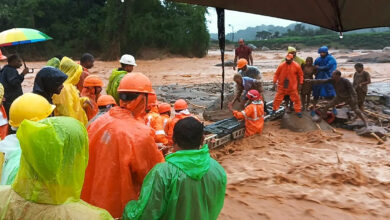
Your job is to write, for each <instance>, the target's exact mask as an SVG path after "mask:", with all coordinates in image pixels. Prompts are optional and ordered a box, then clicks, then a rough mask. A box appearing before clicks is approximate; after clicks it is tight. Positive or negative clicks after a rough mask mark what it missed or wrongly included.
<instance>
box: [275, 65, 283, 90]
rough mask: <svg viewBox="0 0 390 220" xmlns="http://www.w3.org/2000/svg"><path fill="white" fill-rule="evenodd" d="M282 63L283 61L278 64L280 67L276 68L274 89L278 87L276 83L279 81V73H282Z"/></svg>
mask: <svg viewBox="0 0 390 220" xmlns="http://www.w3.org/2000/svg"><path fill="white" fill-rule="evenodd" d="M282 64H283V63H281V64H280V65H279V66H278V68H277V69H276V72H275V74H274V80H273V83H274V85H273V89H275V88H276V83H277V82H278V80H279V75H280V72H281V66H282Z"/></svg>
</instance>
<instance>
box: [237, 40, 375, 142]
mask: <svg viewBox="0 0 390 220" xmlns="http://www.w3.org/2000/svg"><path fill="white" fill-rule="evenodd" d="M318 54H319V57H318V58H316V59H315V60H314V62H313V58H312V57H307V58H306V60H304V59H302V58H301V57H299V56H297V50H296V48H294V47H291V46H289V47H288V48H287V55H286V57H285V59H283V60H282V61H281V63H280V64H279V66H278V68H277V69H276V72H275V74H274V78H273V83H274V86H273V89H274V90H276V95H275V97H274V100H273V110H272V111H271V112H267V108H264V111H262V112H256V116H257V115H258V116H259V117H246V115H245V112H244V111H243V112H242V115H244V117H243V116H242V115H241V114H240V115H238V114H237V113H236V112H233V113H234V116H235V117H236V118H239V119H241V118H244V119H245V120H246V124H247V127H252V125H251V124H253V121H256V123H257V124H258V125H257V126H258V127H259V129H257V131H258V132H249V130H253V129H252V128H247V133H246V134H247V135H253V134H256V133H261V130H262V126H260V125H263V121H262V120H260V119H258V118H261V117H263V115H264V114H274V113H275V112H276V111H277V110H278V109H279V107H280V105H281V103H282V102H283V101H284V103H285V105H286V111H287V112H290V111H291V107H292V106H293V109H294V111H295V112H296V114H297V116H298V117H299V118H302V117H303V114H302V111H309V110H310V114H311V116H315V115H316V114H319V115H320V116H321V117H322V118H323V119H328V118H329V117H330V118H334V116H335V115H337V109H336V108H335V107H336V105H338V104H342V103H345V104H348V105H349V107H350V109H351V110H353V111H354V112H355V114H356V117H359V118H360V119H361V120H362V121H363V123H364V125H365V126H366V127H367V126H368V124H367V120H366V119H365V117H364V114H363V113H364V101H365V97H366V95H367V85H368V84H370V83H371V78H370V74H369V73H368V72H366V71H364V66H363V64H361V63H356V64H355V70H356V72H355V74H354V76H353V83H351V82H350V81H349V80H348V79H346V78H343V77H341V72H340V71H339V70H337V61H336V59H335V58H334V57H333V56H332V55H331V54H330V53H329V51H328V47H326V46H323V47H320V48H319V49H318ZM237 60H238V61H237ZM234 62H235V64H234V70H235V69H236V68H237V69H238V73H237V74H236V75H234V77H233V80H234V82H235V83H236V95H235V97H234V99H233V101H232V102H231V103H230V105H229V106H230V108H232V106H233V104H234V103H236V102H238V103H240V106H241V108H244V107H245V106H247V108H248V109H245V111H247V110H248V111H249V109H251V108H253V107H250V104H251V103H257V102H258V101H257V100H253V96H251V95H249V96H248V94H254V93H253V91H252V92H251V93H249V92H250V91H251V90H256V91H257V92H258V94H260V95H259V100H261V101H262V104H263V105H264V107H265V105H266V102H265V101H266V100H265V99H264V96H263V88H262V85H261V84H262V83H261V73H260V71H259V70H258V68H257V67H255V66H250V65H248V64H249V63H251V64H252V65H253V59H252V50H251V48H250V47H248V46H246V45H245V43H244V40H243V39H240V40H239V47H238V48H237V49H236V50H235V59H234ZM243 93H244V95H242V94H243ZM256 94H257V93H256ZM250 97H252V99H251V98H250ZM311 97H313V100H311ZM320 99H323V100H325V101H328V102H327V103H326V104H325V105H323V106H322V107H320V108H317V103H318V101H319V100H320ZM310 104H312V106H311V105H310ZM330 108H332V112H331V113H329V114H330V115H329V114H328V110H329V109H330ZM356 117H355V118H356ZM255 119H256V120H255ZM260 127H261V129H260Z"/></svg>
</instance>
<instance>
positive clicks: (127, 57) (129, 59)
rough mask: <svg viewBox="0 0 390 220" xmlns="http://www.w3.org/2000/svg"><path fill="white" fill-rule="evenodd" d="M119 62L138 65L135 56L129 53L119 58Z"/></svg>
mask: <svg viewBox="0 0 390 220" xmlns="http://www.w3.org/2000/svg"><path fill="white" fill-rule="evenodd" d="M119 63H123V64H127V65H132V66H137V64H136V63H135V59H134V57H133V56H131V55H129V54H125V55H123V56H122V57H121V59H120V60H119Z"/></svg>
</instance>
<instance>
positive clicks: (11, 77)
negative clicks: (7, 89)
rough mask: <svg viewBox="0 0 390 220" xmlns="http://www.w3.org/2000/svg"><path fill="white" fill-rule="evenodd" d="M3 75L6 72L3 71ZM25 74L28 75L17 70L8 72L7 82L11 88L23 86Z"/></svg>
mask: <svg viewBox="0 0 390 220" xmlns="http://www.w3.org/2000/svg"><path fill="white" fill-rule="evenodd" d="M27 71H28V70H27ZM3 74H4V71H3ZM25 74H26V73H24V70H23V72H22V73H21V74H19V73H18V71H17V70H12V71H7V72H6V76H5V77H6V80H7V82H8V83H9V84H10V85H11V86H18V85H20V84H22V82H23V80H24V75H25Z"/></svg>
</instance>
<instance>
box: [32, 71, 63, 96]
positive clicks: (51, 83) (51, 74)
mask: <svg viewBox="0 0 390 220" xmlns="http://www.w3.org/2000/svg"><path fill="white" fill-rule="evenodd" d="M67 78H68V76H67V75H66V74H65V73H63V72H62V71H61V70H59V69H56V68H54V67H49V66H47V67H43V68H42V69H41V70H40V71H39V72H38V73H37V76H36V77H35V79H34V87H33V93H35V94H38V95H41V96H43V97H44V98H45V99H46V100H47V101H48V102H49V103H53V100H52V97H53V95H54V94H60V93H61V90H62V89H63V88H64V85H63V83H64V82H65V80H66V79H67Z"/></svg>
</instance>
